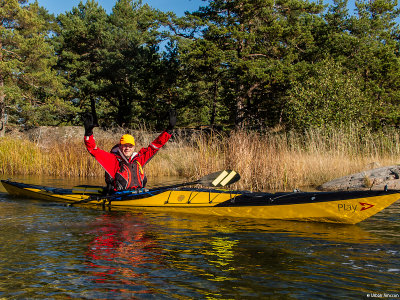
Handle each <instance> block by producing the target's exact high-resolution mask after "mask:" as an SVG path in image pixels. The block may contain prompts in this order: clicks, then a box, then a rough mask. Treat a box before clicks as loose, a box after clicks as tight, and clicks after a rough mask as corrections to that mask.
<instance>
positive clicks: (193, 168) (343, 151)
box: [0, 127, 400, 190]
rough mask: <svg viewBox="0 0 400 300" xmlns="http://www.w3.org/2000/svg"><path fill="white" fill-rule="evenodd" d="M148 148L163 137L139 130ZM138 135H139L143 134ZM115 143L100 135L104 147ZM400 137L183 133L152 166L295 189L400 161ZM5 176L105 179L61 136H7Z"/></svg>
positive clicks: (0, 157) (154, 171)
mask: <svg viewBox="0 0 400 300" xmlns="http://www.w3.org/2000/svg"><path fill="white" fill-rule="evenodd" d="M135 134H136V136H137V138H136V140H137V141H139V145H137V147H140V146H141V145H140V144H142V145H143V146H146V145H147V144H148V143H149V142H151V140H152V139H153V138H155V137H156V134H151V133H149V132H137V133H135ZM136 136H135V137H136ZM115 142H116V141H115V140H111V139H109V138H108V139H100V138H99V139H98V141H97V143H98V145H99V146H100V147H101V148H102V149H111V147H112V146H113V145H114V144H115ZM399 154H400V136H399V134H398V133H397V131H395V130H391V131H385V132H384V131H382V132H379V133H373V132H370V131H368V130H362V129H358V128H357V127H351V128H346V129H336V130H323V129H318V130H316V129H314V130H309V131H307V132H306V133H304V134H298V133H296V132H285V133H282V132H279V133H276V132H268V133H263V134H260V133H257V132H251V131H249V132H248V131H244V130H239V131H234V132H231V133H230V134H229V135H225V134H218V133H211V134H210V133H202V132H195V133H193V134H191V135H190V136H187V135H183V134H176V135H175V136H174V137H173V138H172V139H171V141H170V142H168V143H167V145H166V146H165V147H164V148H163V149H162V150H160V152H159V153H158V154H157V155H156V156H155V157H154V158H153V159H152V160H151V162H150V163H149V164H148V165H146V167H145V169H146V173H147V174H149V175H150V176H182V177H185V178H186V179H188V180H190V179H194V178H199V177H201V176H203V175H206V174H208V173H211V172H214V171H218V170H221V169H234V170H236V171H238V172H239V173H240V174H241V177H242V179H241V180H240V181H239V182H238V183H237V184H236V185H235V186H234V188H240V189H249V190H290V189H294V188H300V187H305V186H318V185H320V184H322V183H324V182H326V181H329V180H332V179H334V178H337V177H341V176H344V175H348V174H351V173H355V172H360V171H362V170H365V169H370V168H373V167H377V166H385V165H392V164H396V163H397V162H398V156H399ZM0 173H1V174H5V175H16V174H24V175H25V174H38V175H39V174H41V175H54V176H70V177H78V176H79V177H98V176H103V174H104V170H103V169H102V168H101V167H100V166H99V164H98V163H97V162H96V161H95V160H94V158H92V157H91V156H90V155H89V154H88V152H87V151H86V148H85V147H84V145H83V142H82V139H81V138H77V139H76V140H67V141H59V142H54V143H52V146H51V147H44V146H43V145H41V144H40V143H34V142H32V141H29V140H28V139H24V138H22V139H16V138H11V137H5V138H2V139H0Z"/></svg>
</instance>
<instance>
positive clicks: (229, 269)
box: [0, 178, 400, 299]
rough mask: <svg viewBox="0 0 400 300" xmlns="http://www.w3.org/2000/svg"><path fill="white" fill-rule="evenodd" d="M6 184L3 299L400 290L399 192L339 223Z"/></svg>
mask: <svg viewBox="0 0 400 300" xmlns="http://www.w3.org/2000/svg"><path fill="white" fill-rule="evenodd" d="M22 179H23V180H24V181H25V182H29V181H30V182H35V183H39V184H50V185H53V186H72V185H75V184H78V183H82V182H80V181H79V180H75V181H73V180H64V179H63V180H60V179H55V178H53V179H51V178H36V179H35V178H22ZM22 179H21V180H22ZM39 181H40V182H39ZM2 191H4V190H0V230H1V231H0V232H1V235H0V245H1V248H0V249H1V250H0V298H1V299H3V298H4V299H27V298H34V299H65V298H72V299H74V298H75V299H363V298H367V296H368V295H369V296H370V298H371V297H372V298H373V296H379V295H381V296H382V297H385V296H386V297H385V298H389V296H391V297H394V296H397V297H398V298H400V288H399V283H400V239H399V237H400V223H399V221H398V218H399V213H400V205H399V203H396V204H395V205H393V206H392V207H390V208H388V209H386V210H384V211H383V212H381V213H379V214H378V215H376V216H374V217H372V218H370V219H368V220H366V221H364V222H362V223H360V224H358V225H335V224H323V223H302V222H282V221H273V222H272V221H260V220H249V219H234V218H218V217H212V218H205V217H199V216H194V215H179V214H163V213H151V212H146V213H143V212H130V213H126V212H105V211H101V210H94V209H86V208H81V207H66V206H63V205H60V204H52V203H48V202H43V201H35V200H27V199H14V198H10V197H9V196H8V195H6V194H5V193H2Z"/></svg>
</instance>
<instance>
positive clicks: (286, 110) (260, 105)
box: [0, 0, 400, 130]
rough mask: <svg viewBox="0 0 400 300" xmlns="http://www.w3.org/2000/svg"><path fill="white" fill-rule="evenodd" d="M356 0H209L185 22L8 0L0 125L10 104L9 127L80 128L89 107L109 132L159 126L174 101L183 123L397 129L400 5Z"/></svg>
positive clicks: (92, 6)
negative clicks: (328, 0) (351, 0)
mask: <svg viewBox="0 0 400 300" xmlns="http://www.w3.org/2000/svg"><path fill="white" fill-rule="evenodd" d="M347 3H348V0H333V1H332V4H331V5H330V6H327V5H325V6H324V5H323V1H322V0H321V1H311V0H276V1H271V0H256V1H255V0H232V1H226V0H207V1H204V6H202V7H199V9H198V10H197V11H194V12H189V13H187V14H186V15H185V16H184V17H181V18H177V17H176V16H175V15H174V14H173V13H170V12H160V11H158V10H155V9H153V8H152V7H151V6H149V5H147V4H143V3H142V1H133V0H118V1H117V2H116V3H115V6H114V7H113V10H112V12H111V13H109V14H107V13H106V11H105V10H104V9H103V8H102V7H101V6H99V4H98V3H97V2H96V1H95V0H88V1H86V2H85V3H83V2H80V3H79V4H78V6H77V7H75V8H73V9H72V10H71V11H70V12H67V13H65V14H61V15H59V16H58V17H57V19H56V20H57V22H55V19H54V17H53V16H51V15H49V14H48V13H47V12H46V11H45V10H44V9H43V8H40V7H39V6H38V4H37V3H33V4H27V1H23V0H20V1H16V0H4V1H1V2H0V12H1V14H0V15H1V16H2V19H1V22H2V23H1V27H0V36H1V40H0V43H1V49H2V51H1V54H0V64H1V65H0V66H1V68H0V117H1V115H2V114H4V105H5V104H6V106H7V111H8V114H9V116H10V117H9V119H10V120H11V121H12V122H18V121H19V120H23V122H24V123H25V124H26V125H36V124H38V125H44V124H51V125H55V124H80V117H79V114H80V113H82V112H84V111H86V110H90V109H92V110H96V111H97V114H98V117H99V119H100V124H101V125H102V126H127V127H142V126H143V125H146V126H150V128H156V129H157V130H159V129H163V128H164V126H165V124H166V118H165V116H166V112H167V110H168V109H169V108H170V107H175V108H176V109H177V110H178V113H179V116H180V118H179V120H178V125H179V126H199V125H209V126H211V127H222V128H232V127H233V126H236V127H245V128H254V129H266V128H267V127H276V126H277V127H279V128H286V129H291V128H295V129H300V130H306V129H307V128H311V127H324V128H326V127H329V126H333V127H335V126H346V124H348V123H349V121H350V120H351V122H356V123H357V124H359V125H360V126H364V127H367V128H373V129H377V128H380V127H385V126H388V125H389V126H399V125H400V114H399V113H398V111H399V104H400V103H399V99H400V60H399V49H400V44H399V41H400V39H399V36H400V30H399V25H398V18H399V15H400V11H399V8H398V3H397V0H375V1H369V0H357V1H356V6H357V10H356V11H355V13H352V14H350V13H349V11H348V9H347ZM54 33H55V34H54ZM56 74H58V75H59V76H56ZM48 112H51V115H50V114H49V113H48Z"/></svg>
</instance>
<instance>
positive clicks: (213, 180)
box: [70, 170, 240, 206]
mask: <svg viewBox="0 0 400 300" xmlns="http://www.w3.org/2000/svg"><path fill="white" fill-rule="evenodd" d="M239 179H240V175H239V173H237V172H235V171H232V170H223V171H219V172H215V173H212V174H208V175H206V176H204V177H202V178H200V179H198V180H196V181H190V182H183V183H178V184H174V185H168V186H163V187H158V188H153V189H150V190H146V191H145V192H143V193H142V194H151V193H152V192H160V191H164V190H169V189H175V188H178V187H183V186H188V185H196V184H200V185H203V186H208V187H224V186H228V185H230V184H233V183H235V182H237V181H238V180H239ZM134 194H138V191H137V190H132V191H130V190H127V191H118V192H116V193H115V194H113V195H110V196H100V197H99V196H97V197H90V198H88V199H85V200H80V201H76V202H74V203H71V204H70V206H72V205H73V204H80V203H87V202H90V201H93V200H98V199H99V200H100V199H101V200H114V201H115V200H119V201H121V200H123V199H125V198H127V197H129V196H132V195H134Z"/></svg>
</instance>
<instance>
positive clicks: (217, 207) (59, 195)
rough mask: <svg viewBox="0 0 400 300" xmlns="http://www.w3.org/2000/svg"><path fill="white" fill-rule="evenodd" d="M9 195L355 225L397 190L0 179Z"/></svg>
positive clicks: (119, 207) (396, 196)
mask: <svg viewBox="0 0 400 300" xmlns="http://www.w3.org/2000/svg"><path fill="white" fill-rule="evenodd" d="M1 182H2V184H3V186H4V188H5V189H6V190H7V192H8V193H9V194H10V195H14V196H18V197H23V198H34V199H40V200H47V201H57V202H64V203H70V204H71V203H72V204H76V203H78V204H79V205H85V206H100V207H109V208H111V209H115V210H138V209H141V210H153V211H154V210H155V211H162V212H177V213H192V214H202V215H216V216H227V217H245V218H260V219H271V220H272V219H275V220H297V221H318V222H333V223H345V224H356V223H359V222H361V221H363V220H365V219H367V218H369V217H371V216H373V215H375V214H376V213H378V212H380V211H381V210H383V209H385V208H386V207H388V206H390V205H391V204H393V203H394V202H396V201H397V200H398V199H400V191H398V190H382V191H337V192H290V193H289V192H287V193H259V192H257V193H255V192H248V191H227V190H220V189H216V188H209V189H199V188H168V189H164V188H160V189H153V190H140V191H134V192H128V193H125V194H122V195H113V196H102V195H90V194H85V193H84V192H82V193H77V192H76V190H75V191H74V192H73V191H72V189H62V188H52V187H43V186H38V185H31V184H25V183H19V182H13V181H10V180H2V181H1Z"/></svg>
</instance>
